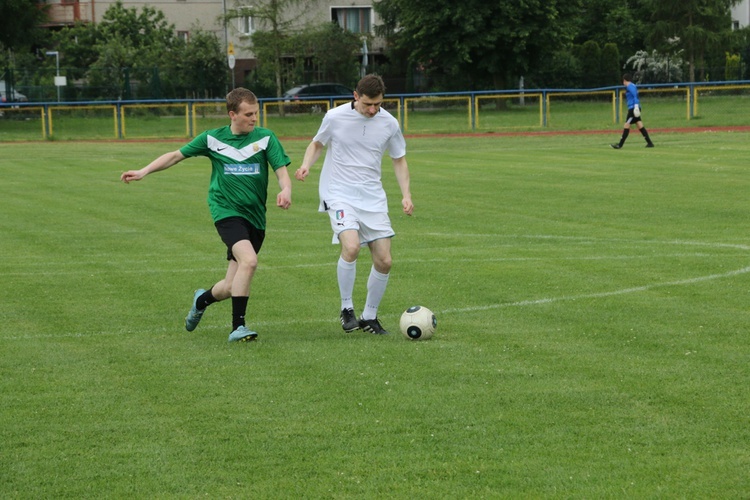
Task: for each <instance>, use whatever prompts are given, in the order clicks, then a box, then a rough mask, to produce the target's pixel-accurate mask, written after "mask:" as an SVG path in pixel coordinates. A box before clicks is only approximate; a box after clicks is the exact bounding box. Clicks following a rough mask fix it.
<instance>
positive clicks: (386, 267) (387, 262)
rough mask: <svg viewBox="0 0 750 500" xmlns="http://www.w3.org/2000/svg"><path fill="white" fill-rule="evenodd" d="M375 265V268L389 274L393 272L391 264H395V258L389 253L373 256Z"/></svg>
mask: <svg viewBox="0 0 750 500" xmlns="http://www.w3.org/2000/svg"><path fill="white" fill-rule="evenodd" d="M373 265H374V266H375V270H376V271H377V272H379V273H382V274H388V273H389V272H391V266H392V265H393V259H392V258H391V256H390V254H388V255H379V256H377V257H373Z"/></svg>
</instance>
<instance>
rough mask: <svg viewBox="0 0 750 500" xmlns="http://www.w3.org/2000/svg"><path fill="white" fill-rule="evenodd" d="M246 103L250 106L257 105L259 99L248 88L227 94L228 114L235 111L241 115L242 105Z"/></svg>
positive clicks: (237, 89)
mask: <svg viewBox="0 0 750 500" xmlns="http://www.w3.org/2000/svg"><path fill="white" fill-rule="evenodd" d="M243 102H246V103H248V104H257V103H258V98H257V97H255V94H253V93H252V92H251V91H249V90H247V89H246V88H242V87H237V88H236V89H234V90H233V91H231V92H230V93H228V94H227V113H229V112H230V111H234V112H235V113H239V111H240V104H242V103H243Z"/></svg>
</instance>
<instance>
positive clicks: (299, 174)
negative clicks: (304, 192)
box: [294, 167, 310, 182]
mask: <svg viewBox="0 0 750 500" xmlns="http://www.w3.org/2000/svg"><path fill="white" fill-rule="evenodd" d="M309 173H310V169H309V168H308V167H300V168H298V169H297V171H296V172H294V178H295V179H297V180H298V181H303V182H304V181H305V177H307V175H308V174H309Z"/></svg>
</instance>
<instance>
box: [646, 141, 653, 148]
mask: <svg viewBox="0 0 750 500" xmlns="http://www.w3.org/2000/svg"><path fill="white" fill-rule="evenodd" d="M646 147H647V148H653V147H654V143H653V142H649V143H648V144H646Z"/></svg>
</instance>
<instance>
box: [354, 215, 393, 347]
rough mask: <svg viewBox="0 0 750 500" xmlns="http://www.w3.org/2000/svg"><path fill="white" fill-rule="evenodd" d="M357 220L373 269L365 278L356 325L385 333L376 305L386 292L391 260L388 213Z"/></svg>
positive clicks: (390, 235)
mask: <svg viewBox="0 0 750 500" xmlns="http://www.w3.org/2000/svg"><path fill="white" fill-rule="evenodd" d="M360 219H361V221H360V225H361V229H360V233H361V235H362V237H363V238H364V239H365V241H367V242H368V244H367V245H368V246H369V247H370V255H371V256H372V268H371V269H370V276H369V278H368V280H367V299H366V301H365V308H364V310H363V311H362V317H361V318H360V321H359V326H360V328H361V329H362V330H364V331H366V332H370V333H377V334H386V333H388V332H387V331H386V330H385V329H384V328H383V327H382V325H381V324H380V321H379V320H378V308H379V307H380V302H381V301H382V299H383V296H384V295H385V290H386V288H387V286H388V278H389V277H390V272H391V265H392V263H393V260H392V257H391V238H392V237H393V236H394V232H393V228H392V227H391V221H390V219H389V218H388V214H387V213H366V214H361V217H360Z"/></svg>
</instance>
